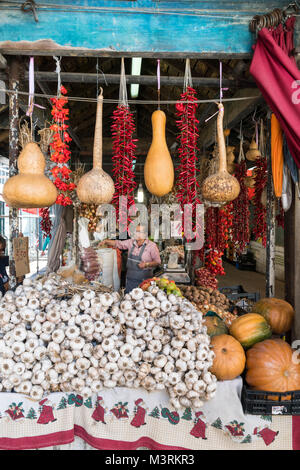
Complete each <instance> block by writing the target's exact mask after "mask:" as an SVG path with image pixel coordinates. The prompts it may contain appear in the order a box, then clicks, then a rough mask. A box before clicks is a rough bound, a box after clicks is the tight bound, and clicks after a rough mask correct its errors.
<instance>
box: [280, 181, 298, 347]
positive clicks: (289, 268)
mask: <svg viewBox="0 0 300 470" xmlns="http://www.w3.org/2000/svg"><path fill="white" fill-rule="evenodd" d="M299 227H300V199H299V197H298V193H297V190H296V188H295V185H293V202H292V205H291V207H290V209H289V210H288V211H287V212H285V214H284V269H285V298H286V300H287V301H288V302H289V303H290V304H292V305H293V307H294V309H295V321H294V326H293V330H292V339H299V338H300V289H299V286H300V230H299Z"/></svg>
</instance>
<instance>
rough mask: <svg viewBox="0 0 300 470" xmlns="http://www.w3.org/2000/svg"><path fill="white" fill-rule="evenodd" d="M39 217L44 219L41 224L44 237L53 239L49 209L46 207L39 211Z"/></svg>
mask: <svg viewBox="0 0 300 470" xmlns="http://www.w3.org/2000/svg"><path fill="white" fill-rule="evenodd" d="M39 215H40V217H41V218H42V220H41V222H40V227H41V231H42V233H43V235H44V236H45V237H50V238H51V229H52V221H51V219H50V210H49V207H44V208H43V209H39Z"/></svg>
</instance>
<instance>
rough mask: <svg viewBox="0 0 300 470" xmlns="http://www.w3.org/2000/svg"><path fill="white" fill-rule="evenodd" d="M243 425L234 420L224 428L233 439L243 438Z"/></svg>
mask: <svg viewBox="0 0 300 470" xmlns="http://www.w3.org/2000/svg"><path fill="white" fill-rule="evenodd" d="M244 424H245V423H239V422H238V421H236V420H234V421H231V422H230V423H229V424H227V425H226V426H225V428H227V429H228V431H229V432H230V434H231V435H232V436H234V437H236V436H244V434H245V429H244V428H243V426H244Z"/></svg>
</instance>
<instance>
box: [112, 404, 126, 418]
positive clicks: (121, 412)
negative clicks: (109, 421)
mask: <svg viewBox="0 0 300 470" xmlns="http://www.w3.org/2000/svg"><path fill="white" fill-rule="evenodd" d="M127 405H128V401H126V402H125V403H122V402H121V401H119V402H118V403H116V404H115V405H114V407H113V408H112V409H111V410H110V411H111V412H112V414H113V415H114V416H115V417H116V418H117V419H120V418H128V411H129V410H128V408H127Z"/></svg>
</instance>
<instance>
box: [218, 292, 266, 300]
mask: <svg viewBox="0 0 300 470" xmlns="http://www.w3.org/2000/svg"><path fill="white" fill-rule="evenodd" d="M225 295H226V294H225ZM226 297H228V299H229V300H239V299H248V300H252V301H253V302H258V301H259V299H260V293H259V292H243V293H241V294H236V293H233V294H228V295H226Z"/></svg>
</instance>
